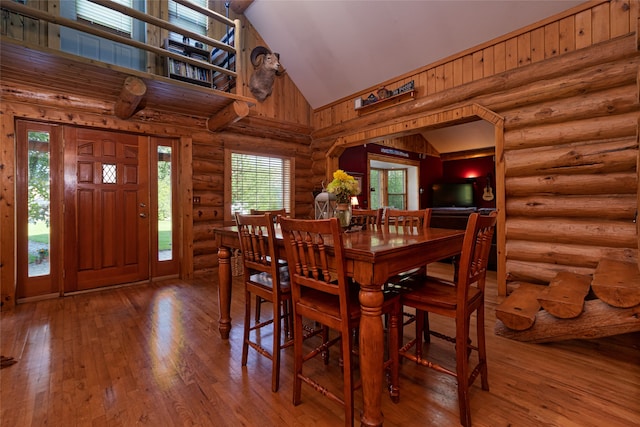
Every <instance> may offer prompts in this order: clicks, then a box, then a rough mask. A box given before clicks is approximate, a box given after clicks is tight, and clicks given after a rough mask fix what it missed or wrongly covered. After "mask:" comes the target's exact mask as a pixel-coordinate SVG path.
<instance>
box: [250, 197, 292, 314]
mask: <svg viewBox="0 0 640 427" xmlns="http://www.w3.org/2000/svg"><path fill="white" fill-rule="evenodd" d="M249 214H251V215H265V214H273V218H274V221H275V222H276V223H278V222H279V221H280V217H281V216H286V215H287V211H286V209H284V208H282V209H266V210H262V209H253V208H252V209H250V210H249ZM280 263H281V264H285V261H283V260H280ZM264 302H265V300H263V299H262V298H260V297H259V296H258V295H256V308H255V310H256V322H259V321H260V316H261V311H262V304H263V303H264Z"/></svg>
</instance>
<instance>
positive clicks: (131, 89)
mask: <svg viewBox="0 0 640 427" xmlns="http://www.w3.org/2000/svg"><path fill="white" fill-rule="evenodd" d="M146 93H147V85H145V84H144V82H143V81H142V80H141V79H139V78H138V77H133V76H129V77H127V78H126V79H125V80H124V85H122V90H121V91H120V95H119V96H118V100H117V101H116V104H115V106H114V107H113V114H115V116H116V117H118V118H120V119H123V120H126V119H128V118H130V117H131V116H133V115H134V114H135V113H136V112H138V111H140V109H141V108H140V105H141V104H140V102H141V101H142V99H143V97H144V95H145V94H146Z"/></svg>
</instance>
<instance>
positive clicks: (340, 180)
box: [327, 169, 360, 203]
mask: <svg viewBox="0 0 640 427" xmlns="http://www.w3.org/2000/svg"><path fill="white" fill-rule="evenodd" d="M327 191H328V192H329V193H333V194H335V195H336V202H338V203H349V202H350V201H351V197H352V196H356V195H358V194H360V185H359V184H358V181H356V179H355V178H354V177H352V176H351V175H349V174H348V173H346V172H345V171H343V170H342V169H338V170H337V171H335V172H334V173H333V181H331V182H330V183H329V185H328V186H327Z"/></svg>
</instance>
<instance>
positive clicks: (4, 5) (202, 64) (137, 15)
mask: <svg viewBox="0 0 640 427" xmlns="http://www.w3.org/2000/svg"><path fill="white" fill-rule="evenodd" d="M89 1H91V2H93V3H96V4H99V5H101V6H104V7H106V8H109V9H112V10H115V11H117V12H120V13H122V14H124V15H126V16H129V17H131V18H133V19H136V20H139V21H143V22H145V23H146V24H148V25H153V26H155V27H158V28H161V29H163V30H167V31H171V32H174V33H177V34H180V35H182V36H183V37H185V38H189V39H192V40H196V41H199V42H202V43H204V44H205V45H207V46H209V47H210V49H212V50H213V51H214V52H225V53H227V54H228V58H232V59H233V60H229V59H227V60H225V61H222V62H221V63H222V65H223V66H219V65H216V64H212V63H211V62H208V61H202V60H199V59H196V58H192V57H188V56H183V55H180V54H178V53H174V52H171V51H169V50H167V49H163V48H161V47H158V46H154V45H150V44H147V43H144V42H141V41H137V40H133V39H130V38H127V37H124V36H121V35H118V34H114V33H112V32H109V31H104V30H101V29H99V28H96V27H94V26H91V25H87V24H84V23H82V22H81V21H76V20H73V19H68V18H64V17H61V16H55V15H52V14H50V13H48V12H46V11H43V10H39V9H36V8H33V7H29V6H26V5H24V4H22V3H18V2H15V1H7V0H2V1H1V2H0V8H1V9H2V11H3V13H5V11H10V12H15V13H17V14H20V15H22V16H24V17H28V18H32V19H37V20H41V21H44V22H47V23H50V24H56V25H61V26H63V27H67V28H71V29H74V30H77V31H81V32H84V33H87V34H92V35H94V36H97V37H102V38H104V39H107V40H111V41H114V42H118V43H122V44H125V45H128V46H132V47H134V48H137V49H141V50H144V51H146V52H150V53H153V54H156V55H158V56H159V57H168V58H173V59H174V60H177V61H180V62H185V63H189V64H191V65H193V66H196V67H199V68H202V69H206V70H210V71H211V73H212V81H214V80H215V78H216V77H215V75H216V73H217V75H218V76H219V75H224V76H226V77H227V79H231V80H235V85H234V86H235V87H236V88H241V87H243V85H242V82H241V78H242V77H241V76H242V73H241V66H242V61H241V59H240V55H238V52H237V48H236V46H240V45H241V43H240V34H241V32H240V29H241V24H240V20H239V19H236V20H231V19H229V18H227V17H225V16H223V15H220V14H219V13H217V12H214V11H212V10H209V9H206V8H203V7H200V6H198V5H196V4H193V3H191V2H189V1H188V0H174V1H175V2H176V3H179V4H181V5H183V6H185V7H188V8H189V9H192V10H194V11H197V12H199V13H202V14H203V15H205V16H207V17H209V18H211V19H213V20H215V21H217V22H220V23H222V24H224V25H226V26H229V27H231V29H233V36H232V37H229V34H230V31H226V32H225V35H224V37H223V39H222V40H216V39H213V38H210V37H207V36H204V35H202V34H198V33H194V32H191V31H189V30H186V29H184V28H180V27H178V26H176V25H173V24H171V23H170V22H167V21H165V20H163V19H160V18H157V17H154V16H151V15H147V14H145V13H142V12H140V11H138V10H135V9H132V8H130V7H127V6H123V5H121V4H118V3H115V2H113V1H110V0H89ZM216 56H217V57H219V55H216ZM230 86H231V85H229V87H230Z"/></svg>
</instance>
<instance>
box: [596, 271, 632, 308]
mask: <svg viewBox="0 0 640 427" xmlns="http://www.w3.org/2000/svg"><path fill="white" fill-rule="evenodd" d="M591 288H592V289H593V293H594V294H595V295H596V296H597V297H598V298H600V299H601V300H602V301H604V302H606V303H607V304H609V305H611V306H613V307H621V308H627V307H634V306H636V305H639V304H640V270H638V265H637V264H636V263H632V262H624V261H618V260H613V259H603V260H601V261H600V262H599V263H598V267H596V271H595V272H594V273H593V282H592V283H591Z"/></svg>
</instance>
